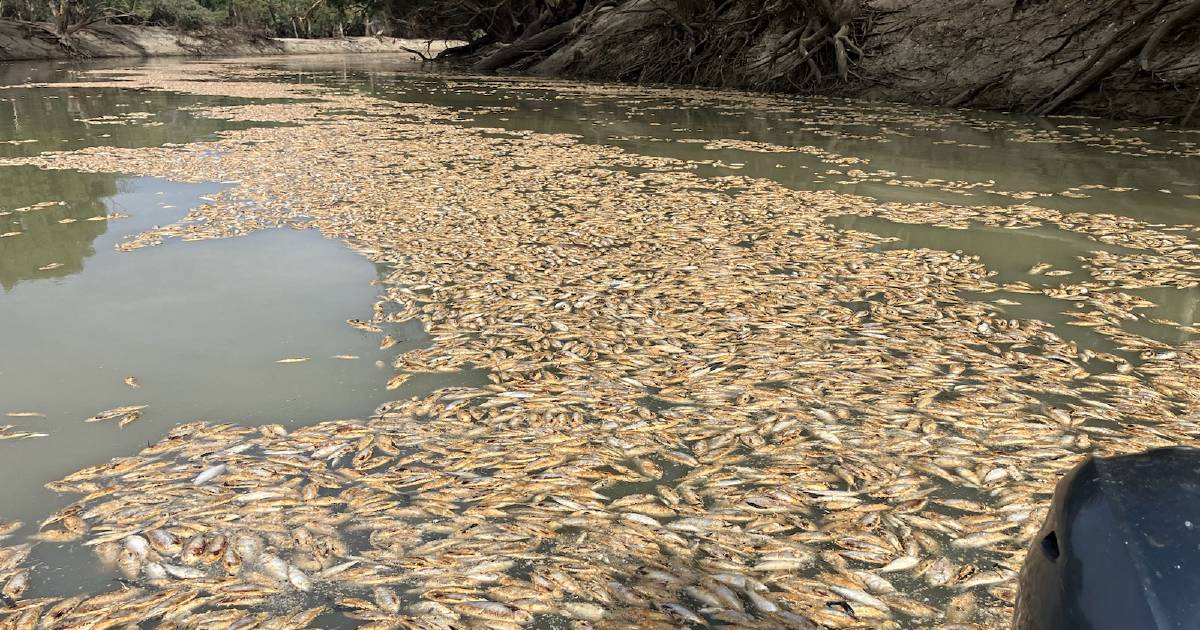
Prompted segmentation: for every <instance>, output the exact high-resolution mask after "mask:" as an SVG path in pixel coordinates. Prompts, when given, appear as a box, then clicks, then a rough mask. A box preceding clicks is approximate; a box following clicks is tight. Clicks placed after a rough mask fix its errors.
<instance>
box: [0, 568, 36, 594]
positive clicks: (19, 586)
mask: <svg viewBox="0 0 1200 630" xmlns="http://www.w3.org/2000/svg"><path fill="white" fill-rule="evenodd" d="M28 588H29V570H28V569H22V570H20V571H17V572H16V573H14V574H13V576H12V577H10V578H8V581H7V582H5V583H4V588H3V589H0V593H3V594H4V596H5V597H7V598H8V599H9V600H12V601H16V600H18V599H21V596H22V595H24V594H25V590H26V589H28Z"/></svg>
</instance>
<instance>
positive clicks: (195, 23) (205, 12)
mask: <svg viewBox="0 0 1200 630" xmlns="http://www.w3.org/2000/svg"><path fill="white" fill-rule="evenodd" d="M138 15H141V16H142V17H143V18H144V19H145V21H146V22H147V23H150V24H158V25H163V26H174V27H177V28H180V29H183V30H185V31H200V30H206V29H209V28H212V27H213V26H215V25H216V24H217V23H218V22H219V21H220V19H221V18H222V17H223V16H220V15H217V14H216V13H214V12H213V11H212V10H211V9H209V8H207V7H205V6H203V5H201V4H200V3H199V2H196V0H147V2H146V4H145V9H144V10H143V11H142V12H138Z"/></svg>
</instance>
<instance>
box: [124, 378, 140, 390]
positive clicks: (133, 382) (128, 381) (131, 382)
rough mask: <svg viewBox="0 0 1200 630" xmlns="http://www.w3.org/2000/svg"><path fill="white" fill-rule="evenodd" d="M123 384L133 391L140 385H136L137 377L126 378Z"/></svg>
mask: <svg viewBox="0 0 1200 630" xmlns="http://www.w3.org/2000/svg"><path fill="white" fill-rule="evenodd" d="M125 384H126V385H128V386H130V387H132V388H134V389H137V388H139V387H141V384H139V383H138V380H137V377H134V376H126V377H125Z"/></svg>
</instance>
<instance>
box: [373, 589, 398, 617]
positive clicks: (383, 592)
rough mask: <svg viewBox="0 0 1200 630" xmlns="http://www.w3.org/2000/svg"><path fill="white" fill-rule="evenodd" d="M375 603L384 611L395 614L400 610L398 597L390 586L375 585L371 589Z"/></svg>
mask: <svg viewBox="0 0 1200 630" xmlns="http://www.w3.org/2000/svg"><path fill="white" fill-rule="evenodd" d="M371 594H372V596H373V597H372V598H373V599H374V600H375V605H376V606H379V608H380V609H381V610H383V611H385V612H389V613H392V614H396V613H398V612H400V598H399V597H396V593H395V591H393V590H392V589H390V588H385V587H382V586H376V587H375V588H374V589H372V590H371Z"/></svg>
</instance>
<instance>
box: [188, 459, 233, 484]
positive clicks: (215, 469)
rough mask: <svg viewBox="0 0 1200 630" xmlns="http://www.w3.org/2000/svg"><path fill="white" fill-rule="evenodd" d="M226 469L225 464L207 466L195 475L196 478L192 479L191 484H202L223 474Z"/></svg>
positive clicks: (227, 468)
mask: <svg viewBox="0 0 1200 630" xmlns="http://www.w3.org/2000/svg"><path fill="white" fill-rule="evenodd" d="M227 470H229V467H228V466H226V465H225V464H217V465H216V466H210V467H209V468H207V469H205V470H204V472H202V473H200V474H199V475H196V478H195V479H193V480H192V485H193V486H202V485H204V484H206V483H208V482H210V481H212V480H213V479H216V478H217V477H220V476H221V475H223V474H225V472H226V471H227Z"/></svg>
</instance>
